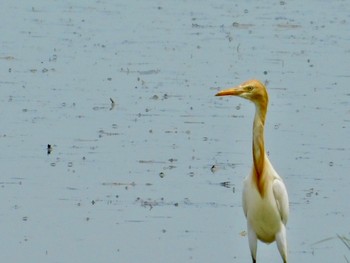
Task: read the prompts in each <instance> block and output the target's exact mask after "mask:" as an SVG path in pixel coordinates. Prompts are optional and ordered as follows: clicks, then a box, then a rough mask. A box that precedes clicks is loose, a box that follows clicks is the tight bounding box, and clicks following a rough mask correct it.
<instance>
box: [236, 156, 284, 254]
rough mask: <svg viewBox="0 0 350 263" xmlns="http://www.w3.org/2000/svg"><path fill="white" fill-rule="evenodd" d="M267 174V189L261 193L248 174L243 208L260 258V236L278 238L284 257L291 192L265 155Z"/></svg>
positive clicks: (265, 239)
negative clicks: (258, 247) (262, 194)
mask: <svg viewBox="0 0 350 263" xmlns="http://www.w3.org/2000/svg"><path fill="white" fill-rule="evenodd" d="M263 176H264V178H266V185H265V187H266V193H265V195H264V197H261V195H260V193H259V191H258V189H257V187H256V185H255V183H254V178H253V173H252V174H251V175H249V176H247V177H246V179H245V180H244V185H243V194H242V199H243V211H244V214H245V216H246V218H247V230H248V239H249V246H250V249H251V253H252V256H253V258H256V250H257V240H258V239H259V240H261V241H263V242H265V243H271V242H273V241H276V243H277V247H278V249H279V251H280V254H281V255H282V257H284V258H287V242H286V230H285V225H286V223H287V220H288V211H289V203H288V194H287V190H286V187H285V185H284V183H283V181H282V179H281V177H280V176H279V175H278V174H277V172H276V171H275V169H274V168H273V167H272V165H271V163H270V161H269V159H268V157H267V156H265V169H264V175H263Z"/></svg>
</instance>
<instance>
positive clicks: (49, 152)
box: [47, 144, 52, 154]
mask: <svg viewBox="0 0 350 263" xmlns="http://www.w3.org/2000/svg"><path fill="white" fill-rule="evenodd" d="M51 152H52V146H51V144H48V145H47V154H51Z"/></svg>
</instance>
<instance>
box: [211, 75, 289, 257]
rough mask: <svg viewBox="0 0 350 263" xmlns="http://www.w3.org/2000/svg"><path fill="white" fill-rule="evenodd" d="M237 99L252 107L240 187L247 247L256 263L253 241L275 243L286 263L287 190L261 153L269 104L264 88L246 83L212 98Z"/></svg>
mask: <svg viewBox="0 0 350 263" xmlns="http://www.w3.org/2000/svg"><path fill="white" fill-rule="evenodd" d="M228 95H232V96H238V97H241V98H244V99H247V100H250V101H251V102H253V103H254V104H255V117H254V122H253V147H252V151H253V165H252V170H251V173H250V175H248V176H247V177H246V178H245V180H244V184H243V192H242V204H243V211H244V215H245V217H246V219H247V233H248V240H249V248H250V253H251V257H252V261H253V263H255V262H256V252H257V241H258V239H259V240H260V241H262V242H265V243H272V242H274V241H276V243H277V248H278V250H279V252H280V254H281V257H282V259H283V262H284V263H286V262H287V237H286V224H287V220H288V214H289V201H288V194H287V189H286V187H285V185H284V183H283V180H282V178H281V177H280V176H279V175H278V174H277V172H276V171H275V169H274V168H273V166H272V164H271V163H270V161H269V158H268V156H267V154H266V151H265V145H264V125H265V117H266V112H267V106H268V102H269V98H268V93H267V90H266V88H265V85H264V84H263V83H261V82H260V81H258V80H249V81H247V82H244V83H242V84H241V85H239V86H237V87H235V88H230V89H226V90H223V91H220V92H219V93H217V94H216V96H228Z"/></svg>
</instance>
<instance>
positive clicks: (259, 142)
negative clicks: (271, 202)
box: [252, 104, 267, 197]
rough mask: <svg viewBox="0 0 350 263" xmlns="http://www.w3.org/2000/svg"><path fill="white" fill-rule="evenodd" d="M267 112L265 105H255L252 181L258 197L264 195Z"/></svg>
mask: <svg viewBox="0 0 350 263" xmlns="http://www.w3.org/2000/svg"><path fill="white" fill-rule="evenodd" d="M266 111H267V104H266V105H259V104H257V105H256V110H255V117H254V123H253V149H252V150H253V164H254V165H253V179H254V182H255V183H256V186H257V189H258V191H259V193H260V195H261V196H262V197H263V196H264V193H265V179H264V165H265V145H264V125H265V117H266Z"/></svg>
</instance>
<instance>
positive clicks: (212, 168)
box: [210, 164, 219, 173]
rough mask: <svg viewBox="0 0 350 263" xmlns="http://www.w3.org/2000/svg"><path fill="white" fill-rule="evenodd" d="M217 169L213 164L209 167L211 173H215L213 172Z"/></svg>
mask: <svg viewBox="0 0 350 263" xmlns="http://www.w3.org/2000/svg"><path fill="white" fill-rule="evenodd" d="M218 169H219V167H218V166H216V165H215V164H213V166H212V167H211V168H210V171H211V172H212V173H215V172H217V171H218Z"/></svg>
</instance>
